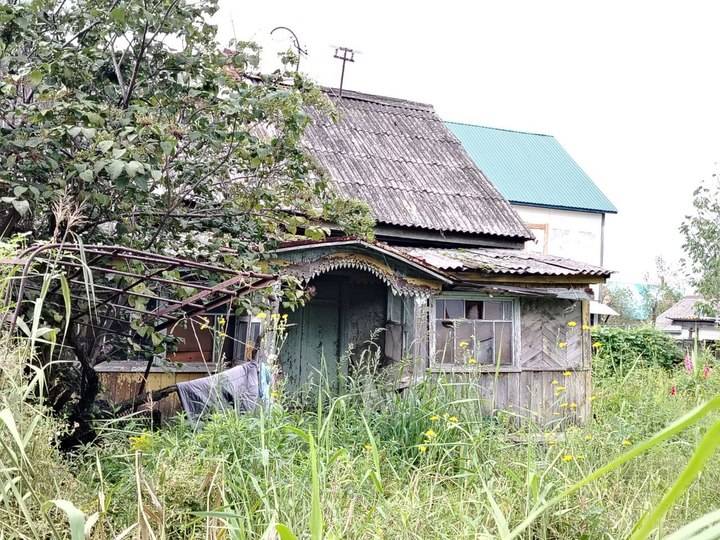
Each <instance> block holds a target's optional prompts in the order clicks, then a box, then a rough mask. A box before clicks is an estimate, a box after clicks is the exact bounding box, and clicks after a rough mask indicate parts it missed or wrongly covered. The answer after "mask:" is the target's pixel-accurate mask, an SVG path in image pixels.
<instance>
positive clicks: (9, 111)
mask: <svg viewBox="0 0 720 540" xmlns="http://www.w3.org/2000/svg"><path fill="white" fill-rule="evenodd" d="M216 10H217V3H216V1H215V0H199V1H190V0H161V1H159V2H155V3H154V4H152V5H148V4H147V3H146V2H144V1H141V0H130V1H128V2H119V1H117V0H114V1H112V2H110V1H108V0H80V1H78V2H64V1H61V0H39V1H35V2H18V3H14V2H11V3H9V4H8V3H6V4H4V5H3V6H2V7H0V22H1V23H2V28H3V33H2V41H0V115H2V116H1V119H0V121H1V122H2V123H1V124H0V126H2V128H1V129H0V164H2V169H1V170H0V182H1V183H2V184H3V185H4V187H5V190H6V193H7V196H5V197H3V199H2V201H3V204H4V205H5V223H4V224H3V226H2V227H0V230H2V231H3V232H4V233H5V234H10V233H12V232H13V231H18V230H27V231H29V232H30V233H31V235H32V238H33V239H46V238H56V239H60V238H62V237H63V236H64V234H65V233H66V232H67V229H68V223H67V222H65V223H58V222H57V220H56V219H55V215H54V213H53V211H52V209H53V205H56V204H58V203H59V201H61V200H62V199H68V198H69V199H71V200H73V201H74V202H75V204H76V205H77V207H78V208H79V209H80V211H81V212H80V214H81V216H82V217H81V220H80V221H78V222H76V223H75V232H76V233H77V234H79V235H81V236H82V237H83V238H84V240H85V241H86V242H91V241H92V242H95V241H97V242H102V241H104V242H113V243H118V244H121V245H129V246H132V247H142V248H145V249H162V251H165V252H171V253H180V254H185V255H193V256H197V255H202V256H204V257H206V258H209V259H214V258H217V257H219V248H221V247H230V248H232V249H233V250H236V251H237V252H239V253H240V254H242V255H244V257H241V258H240V259H241V260H242V261H243V262H244V264H245V265H247V264H249V263H251V262H252V260H254V259H255V258H256V255H253V253H254V252H257V251H262V246H264V245H265V244H266V243H267V242H268V241H269V240H270V241H271V240H272V239H276V238H278V237H279V236H281V235H282V234H283V231H285V228H286V226H287V225H288V223H290V222H292V221H293V220H295V221H297V220H300V221H303V224H304V230H307V231H308V232H309V233H310V234H311V235H313V234H315V235H317V234H319V233H320V230H319V229H318V228H317V226H315V225H313V223H312V222H310V221H307V219H308V218H311V219H312V218H322V217H323V215H324V214H325V213H326V211H327V210H329V209H334V204H333V202H334V201H336V199H335V198H334V197H333V196H332V194H331V193H330V192H329V191H328V188H327V185H326V182H325V180H324V178H323V176H322V174H320V172H319V171H318V170H317V168H316V167H315V166H314V164H313V162H312V161H311V160H310V159H309V158H308V157H307V156H306V154H305V153H304V151H303V149H302V147H301V145H300V144H299V141H300V137H301V135H302V132H303V129H304V127H305V126H306V125H307V123H308V122H309V116H308V114H307V112H306V111H307V108H308V107H316V108H320V109H325V110H327V111H328V112H330V111H329V105H328V103H327V102H326V100H324V99H323V97H322V95H321V92H320V91H319V90H318V89H317V88H316V87H315V86H314V85H313V84H312V83H311V82H309V81H308V80H307V79H305V78H304V77H303V76H301V75H300V74H297V73H295V71H294V70H292V69H288V70H287V71H278V72H276V73H273V74H270V75H261V74H259V73H258V72H257V65H258V62H259V55H260V51H259V49H258V47H257V46H256V45H254V44H252V43H245V42H234V43H232V44H231V46H232V49H225V50H224V51H222V50H221V48H220V46H219V45H218V43H217V42H216V41H215V35H216V29H215V27H214V26H212V25H211V24H209V23H208V22H207V21H208V19H209V18H210V16H211V15H212V14H213V13H215V11H216ZM290 67H291V66H290ZM339 203H340V204H347V203H343V202H342V201H339ZM299 214H302V215H304V216H307V218H299V217H297V216H298V215H299ZM349 223H350V225H352V224H353V223H359V224H361V226H362V227H364V228H363V229H362V230H358V229H353V230H351V231H349V232H356V233H357V232H359V233H361V234H362V233H366V232H367V231H368V227H367V225H368V223H367V222H365V221H363V220H362V219H358V218H355V219H354V220H351V221H350V222H349ZM248 258H249V260H245V259H248ZM238 263H239V262H238Z"/></svg>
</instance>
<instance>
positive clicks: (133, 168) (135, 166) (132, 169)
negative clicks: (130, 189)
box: [125, 160, 145, 178]
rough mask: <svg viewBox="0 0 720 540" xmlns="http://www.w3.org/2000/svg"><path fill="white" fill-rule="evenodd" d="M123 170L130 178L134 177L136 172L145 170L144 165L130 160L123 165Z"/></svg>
mask: <svg viewBox="0 0 720 540" xmlns="http://www.w3.org/2000/svg"><path fill="white" fill-rule="evenodd" d="M125 172H126V173H128V176H129V177H130V178H134V177H135V175H136V174H137V173H139V172H140V173H143V172H145V167H144V166H143V164H142V163H140V162H139V161H134V160H133V161H131V162H130V163H128V164H127V165H125Z"/></svg>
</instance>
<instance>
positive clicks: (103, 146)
mask: <svg viewBox="0 0 720 540" xmlns="http://www.w3.org/2000/svg"><path fill="white" fill-rule="evenodd" d="M113 144H115V142H114V141H102V142H99V143H98V145H97V146H98V150H100V151H101V152H102V153H103V154H104V153H105V152H107V151H108V150H110V149H111V148H112V147H113Z"/></svg>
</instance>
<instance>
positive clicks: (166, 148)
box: [160, 141, 175, 156]
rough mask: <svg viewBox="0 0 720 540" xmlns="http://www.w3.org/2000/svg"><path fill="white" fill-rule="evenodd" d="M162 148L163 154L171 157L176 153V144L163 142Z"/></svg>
mask: <svg viewBox="0 0 720 540" xmlns="http://www.w3.org/2000/svg"><path fill="white" fill-rule="evenodd" d="M160 148H162V151H163V154H165V155H166V156H171V155H172V154H173V152H175V143H174V142H172V141H162V142H161V143H160Z"/></svg>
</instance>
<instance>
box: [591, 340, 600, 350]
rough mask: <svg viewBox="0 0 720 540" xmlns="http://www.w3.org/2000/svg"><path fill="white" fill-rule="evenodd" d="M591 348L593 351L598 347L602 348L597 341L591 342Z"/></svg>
mask: <svg viewBox="0 0 720 540" xmlns="http://www.w3.org/2000/svg"><path fill="white" fill-rule="evenodd" d="M592 346H593V348H595V349H599V348H600V347H602V343H600V342H599V341H593V344H592Z"/></svg>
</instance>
